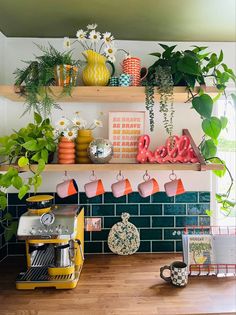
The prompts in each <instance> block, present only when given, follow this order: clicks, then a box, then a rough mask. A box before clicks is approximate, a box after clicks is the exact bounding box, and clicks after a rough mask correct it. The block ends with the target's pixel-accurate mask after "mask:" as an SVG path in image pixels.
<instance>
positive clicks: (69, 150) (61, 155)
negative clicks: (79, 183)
mask: <svg viewBox="0 0 236 315" xmlns="http://www.w3.org/2000/svg"><path fill="white" fill-rule="evenodd" d="M58 163H59V164H75V143H74V141H72V140H68V139H67V138H66V137H61V139H60V141H59V143H58Z"/></svg>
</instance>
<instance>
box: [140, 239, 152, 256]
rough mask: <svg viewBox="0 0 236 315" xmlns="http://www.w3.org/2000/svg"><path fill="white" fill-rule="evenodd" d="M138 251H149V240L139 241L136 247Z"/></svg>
mask: <svg viewBox="0 0 236 315" xmlns="http://www.w3.org/2000/svg"><path fill="white" fill-rule="evenodd" d="M138 252H139V253H150V252H151V242H150V241H141V242H140V246H139V249H138Z"/></svg>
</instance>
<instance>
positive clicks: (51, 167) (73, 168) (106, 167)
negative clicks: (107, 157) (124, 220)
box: [0, 163, 224, 172]
mask: <svg viewBox="0 0 236 315" xmlns="http://www.w3.org/2000/svg"><path fill="white" fill-rule="evenodd" d="M12 166H13V165H12ZM14 167H16V168H18V169H19V170H20V171H22V172H27V171H29V168H28V167H24V168H19V167H18V166H17V165H16V166H14ZM8 168H9V165H2V166H0V172H3V171H7V170H8ZM223 168H224V165H221V164H206V165H205V166H204V168H202V165H201V164H200V163H175V164H174V163H173V164H170V163H168V164H150V163H149V164H113V163H108V164H47V165H46V166H45V170H44V171H45V172H64V171H69V172H81V171H146V170H148V171H168V170H169V171H171V170H178V171H203V170H206V171H207V170H222V169H223ZM31 169H32V170H35V169H36V167H35V166H32V167H31Z"/></svg>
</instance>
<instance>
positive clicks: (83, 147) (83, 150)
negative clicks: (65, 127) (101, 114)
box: [76, 129, 93, 164]
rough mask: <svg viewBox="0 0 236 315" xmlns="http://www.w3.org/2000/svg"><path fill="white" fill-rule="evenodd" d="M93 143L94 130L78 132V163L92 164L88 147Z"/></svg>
mask: <svg viewBox="0 0 236 315" xmlns="http://www.w3.org/2000/svg"><path fill="white" fill-rule="evenodd" d="M91 141H93V133H92V130H88V129H81V130H78V136H77V138H76V163H81V164H87V163H91V160H90V159H89V157H88V152H87V149H88V146H89V144H90V142H91Z"/></svg>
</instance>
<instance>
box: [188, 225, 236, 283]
mask: <svg viewBox="0 0 236 315" xmlns="http://www.w3.org/2000/svg"><path fill="white" fill-rule="evenodd" d="M184 234H188V235H207V234H208V235H209V234H210V235H222V236H224V235H234V236H235V242H236V226H186V227H185V228H184ZM235 257H236V255H235ZM235 259H236V258H235ZM189 275H191V276H217V277H229V276H236V264H191V265H190V266H189Z"/></svg>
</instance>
